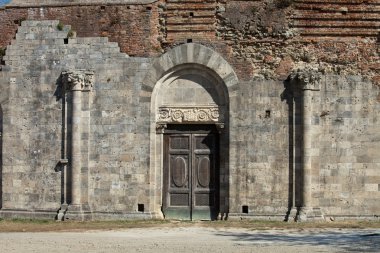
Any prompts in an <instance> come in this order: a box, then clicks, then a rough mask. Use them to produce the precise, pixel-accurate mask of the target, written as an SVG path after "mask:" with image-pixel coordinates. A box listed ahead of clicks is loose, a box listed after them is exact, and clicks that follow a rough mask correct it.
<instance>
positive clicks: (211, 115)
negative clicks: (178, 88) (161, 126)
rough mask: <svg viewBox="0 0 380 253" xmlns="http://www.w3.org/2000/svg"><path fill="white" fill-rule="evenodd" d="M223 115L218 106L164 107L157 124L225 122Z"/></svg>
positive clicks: (161, 109)
mask: <svg viewBox="0 0 380 253" xmlns="http://www.w3.org/2000/svg"><path fill="white" fill-rule="evenodd" d="M223 121H224V119H223V113H220V112H219V107H218V106H216V105H215V106H214V105H211V106H162V107H160V108H159V110H158V115H157V122H165V123H182V122H188V123H218V122H223Z"/></svg>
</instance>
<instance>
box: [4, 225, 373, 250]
mask: <svg viewBox="0 0 380 253" xmlns="http://www.w3.org/2000/svg"><path fill="white" fill-rule="evenodd" d="M0 252H7V253H12V252H55V253H60V252H65V253H66V252H76V253H82V252H115V253H118V252H155V253H164V252H165V253H167V252H180V253H188V252H189V253H190V252H191V253H193V252H239V253H244V252H258V253H261V252H285V253H295V252H307V253H312V252H380V230H379V229H371V230H333V229H329V230H321V229H318V230H302V231H299V230H298V231H296V230H282V231H277V230H265V231H251V230H248V229H243V228H233V229H229V228H219V229H218V228H201V227H178V228H166V227H160V228H133V229H124V230H116V231H115V230H114V231H88V232H78V233H77V232H43V233H29V232H25V233H0Z"/></svg>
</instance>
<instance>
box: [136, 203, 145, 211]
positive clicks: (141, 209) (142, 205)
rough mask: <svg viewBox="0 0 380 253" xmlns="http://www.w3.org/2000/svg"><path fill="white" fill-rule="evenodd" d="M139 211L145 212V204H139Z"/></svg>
mask: <svg viewBox="0 0 380 253" xmlns="http://www.w3.org/2000/svg"><path fill="white" fill-rule="evenodd" d="M137 211H138V212H142V213H143V212H144V204H137Z"/></svg>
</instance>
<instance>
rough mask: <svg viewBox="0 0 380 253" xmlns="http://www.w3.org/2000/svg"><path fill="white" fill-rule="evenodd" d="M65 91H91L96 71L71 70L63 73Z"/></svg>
mask: <svg viewBox="0 0 380 253" xmlns="http://www.w3.org/2000/svg"><path fill="white" fill-rule="evenodd" d="M62 80H63V84H64V88H65V91H90V90H91V88H92V86H93V85H94V71H92V70H83V69H79V70H69V71H64V72H62Z"/></svg>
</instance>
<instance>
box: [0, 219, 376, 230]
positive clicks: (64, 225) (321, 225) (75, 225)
mask: <svg viewBox="0 0 380 253" xmlns="http://www.w3.org/2000/svg"><path fill="white" fill-rule="evenodd" d="M151 227H207V228H219V229H220V228H244V229H249V230H270V229H271V230H285V229H291V230H294V229H295V230H300V229H301V230H302V229H365V228H380V221H334V222H302V223H297V222H283V221H267V220H265V221H264V220H242V221H197V222H192V221H168V220H124V221H84V222H80V221H61V222H58V221H54V220H37V219H21V218H14V219H9V220H8V219H2V220H0V232H47V231H88V230H120V229H131V228H151Z"/></svg>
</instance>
